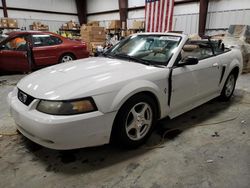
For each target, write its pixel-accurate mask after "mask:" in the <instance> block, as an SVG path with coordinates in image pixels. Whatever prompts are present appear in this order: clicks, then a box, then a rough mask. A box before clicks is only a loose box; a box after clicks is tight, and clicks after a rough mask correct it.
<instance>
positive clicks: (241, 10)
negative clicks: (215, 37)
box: [87, 0, 250, 34]
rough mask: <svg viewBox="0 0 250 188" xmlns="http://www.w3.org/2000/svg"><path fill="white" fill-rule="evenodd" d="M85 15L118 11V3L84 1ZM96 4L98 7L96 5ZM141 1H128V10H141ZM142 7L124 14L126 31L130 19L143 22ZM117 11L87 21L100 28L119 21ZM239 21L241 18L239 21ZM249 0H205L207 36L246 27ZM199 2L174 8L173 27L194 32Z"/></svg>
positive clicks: (248, 20)
mask: <svg viewBox="0 0 250 188" xmlns="http://www.w3.org/2000/svg"><path fill="white" fill-rule="evenodd" d="M87 4H88V5H87V10H88V14H89V13H98V12H104V11H112V10H118V9H119V6H118V0H105V1H103V0H87ZM97 4H98V6H96V5H97ZM144 5H145V0H128V7H129V8H132V7H141V6H144ZM144 14H145V13H144V8H142V9H139V10H132V11H129V12H128V28H130V26H131V25H132V21H133V20H144ZM119 18H120V17H119V12H118V11H117V12H114V13H106V14H98V15H91V16H88V21H94V20H97V21H101V25H102V26H106V27H107V26H108V23H109V21H110V20H114V19H119ZM242 18H243V19H242ZM248 18H250V1H249V0H237V1H236V0H219V1H218V0H209V7H208V16H207V25H206V29H207V34H214V33H219V32H223V31H225V30H226V29H227V28H228V27H229V25H231V24H245V25H250V19H248ZM198 25H199V2H192V3H185V4H179V5H175V8H174V17H173V28H174V30H175V31H184V33H186V34H193V33H198Z"/></svg>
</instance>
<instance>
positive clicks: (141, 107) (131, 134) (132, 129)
mask: <svg viewBox="0 0 250 188" xmlns="http://www.w3.org/2000/svg"><path fill="white" fill-rule="evenodd" d="M155 122H156V105H155V102H154V100H153V99H152V98H150V97H148V96H147V95H144V94H141V95H136V96H134V97H133V98H131V99H129V100H128V101H127V102H126V103H125V104H124V105H123V106H122V107H121V109H120V110H119V111H118V114H117V117H116V121H115V125H114V130H113V131H114V132H113V136H114V139H115V141H116V142H117V143H119V144H121V145H122V146H125V147H127V148H136V147H138V146H140V145H141V144H143V143H144V142H145V141H146V140H147V138H148V137H149V136H150V135H151V133H152V129H153V126H154V124H155Z"/></svg>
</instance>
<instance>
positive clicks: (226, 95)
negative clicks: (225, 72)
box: [220, 73, 236, 101]
mask: <svg viewBox="0 0 250 188" xmlns="http://www.w3.org/2000/svg"><path fill="white" fill-rule="evenodd" d="M235 84H236V75H235V74H233V73H230V74H229V76H228V77H227V80H226V82H225V85H224V87H223V89H222V92H221V95H220V99H221V100H222V101H228V100H229V99H230V98H231V97H232V95H233V92H234V89H235Z"/></svg>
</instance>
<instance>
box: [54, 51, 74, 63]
mask: <svg viewBox="0 0 250 188" xmlns="http://www.w3.org/2000/svg"><path fill="white" fill-rule="evenodd" d="M65 55H72V56H73V57H74V60H75V59H77V58H76V55H75V54H74V53H73V52H63V53H62V54H61V55H60V56H59V58H58V63H60V61H61V59H62V57H63V56H65Z"/></svg>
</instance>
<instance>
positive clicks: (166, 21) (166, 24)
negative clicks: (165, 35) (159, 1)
mask: <svg viewBox="0 0 250 188" xmlns="http://www.w3.org/2000/svg"><path fill="white" fill-rule="evenodd" d="M168 14H169V1H168V2H167V11H166V18H165V28H164V32H166V31H167V30H168V17H169V15H168Z"/></svg>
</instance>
